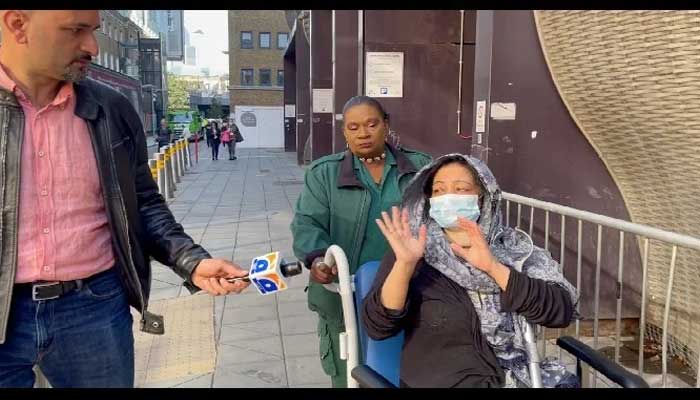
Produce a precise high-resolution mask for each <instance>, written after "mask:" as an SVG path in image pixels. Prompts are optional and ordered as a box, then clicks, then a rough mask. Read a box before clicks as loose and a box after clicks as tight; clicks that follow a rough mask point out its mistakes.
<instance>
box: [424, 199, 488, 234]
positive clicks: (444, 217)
mask: <svg viewBox="0 0 700 400" xmlns="http://www.w3.org/2000/svg"><path fill="white" fill-rule="evenodd" d="M480 214H481V212H480V210H479V196H477V195H475V194H444V195H442V196H437V197H431V198H430V217H431V218H432V219H434V220H435V222H437V223H438V225H440V226H441V227H442V228H446V229H449V228H456V227H457V218H458V217H462V218H465V219H468V220H472V221H474V222H476V220H477V219H479V215H480Z"/></svg>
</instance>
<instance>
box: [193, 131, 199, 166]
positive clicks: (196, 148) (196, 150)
mask: <svg viewBox="0 0 700 400" xmlns="http://www.w3.org/2000/svg"><path fill="white" fill-rule="evenodd" d="M194 162H195V163H199V134H197V136H195V137H194Z"/></svg>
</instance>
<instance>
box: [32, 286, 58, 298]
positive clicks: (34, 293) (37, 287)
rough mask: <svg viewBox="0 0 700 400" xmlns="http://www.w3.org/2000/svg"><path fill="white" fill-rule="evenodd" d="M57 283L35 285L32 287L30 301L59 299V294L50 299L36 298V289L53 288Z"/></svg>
mask: <svg viewBox="0 0 700 400" xmlns="http://www.w3.org/2000/svg"><path fill="white" fill-rule="evenodd" d="M58 284H59V283H58V282H48V283H35V284H33V285H32V300H34V301H40V300H53V299H57V298H59V297H61V295H60V294H57V295H55V296H51V297H45V298H40V299H38V298H37V289H39V288H42V287H48V286H55V285H58Z"/></svg>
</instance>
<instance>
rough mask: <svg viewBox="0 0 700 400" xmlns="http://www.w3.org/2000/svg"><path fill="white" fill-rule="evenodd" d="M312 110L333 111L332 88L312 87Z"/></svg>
mask: <svg viewBox="0 0 700 400" xmlns="http://www.w3.org/2000/svg"><path fill="white" fill-rule="evenodd" d="M311 101H312V103H313V108H314V109H313V112H315V113H332V112H333V89H314V92H313V99H312V100H311Z"/></svg>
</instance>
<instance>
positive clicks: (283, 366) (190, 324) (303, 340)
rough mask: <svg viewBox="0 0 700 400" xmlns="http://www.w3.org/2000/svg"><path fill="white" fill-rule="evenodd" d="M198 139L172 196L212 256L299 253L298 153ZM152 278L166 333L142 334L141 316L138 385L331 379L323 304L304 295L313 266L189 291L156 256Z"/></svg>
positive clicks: (288, 383)
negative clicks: (228, 147)
mask: <svg viewBox="0 0 700 400" xmlns="http://www.w3.org/2000/svg"><path fill="white" fill-rule="evenodd" d="M200 144H201V146H200V158H199V163H198V164H196V165H195V166H194V167H193V168H191V169H190V170H188V171H187V172H186V174H185V176H184V177H183V178H182V182H180V183H179V184H178V185H177V190H176V192H175V198H174V199H173V200H171V201H170V202H169V206H170V209H171V210H172V212H173V214H174V216H175V218H176V219H177V220H178V221H179V222H180V223H181V224H182V225H183V227H184V228H185V231H186V232H187V233H188V234H189V235H190V236H192V238H193V239H194V240H195V241H196V242H197V243H200V244H201V245H202V246H203V247H204V248H206V249H207V250H208V251H209V252H210V253H211V254H212V255H213V256H215V257H223V258H227V259H230V260H233V261H234V262H236V263H238V264H239V265H241V266H244V267H246V268H247V267H248V266H249V265H250V262H251V260H252V259H253V258H254V257H256V256H259V255H262V254H265V253H268V252H270V251H280V252H281V253H282V256H283V257H285V258H288V259H293V253H292V237H291V233H290V231H289V224H290V223H291V220H292V217H293V206H294V203H295V202H296V199H297V197H298V196H299V193H300V192H301V189H302V186H303V169H302V168H301V167H299V166H297V164H296V155H295V153H285V152H284V151H283V150H282V149H240V150H238V151H237V156H238V159H237V160H235V161H229V160H227V159H224V158H222V159H220V160H217V161H212V160H211V159H210V158H211V157H210V156H209V151H208V148H207V147H206V144H204V143H203V142H200ZM192 148H194V146H192ZM152 278H153V279H152V287H151V306H150V308H151V310H152V311H154V312H157V313H160V314H163V315H165V330H166V334H165V335H162V336H156V335H149V334H144V333H142V332H140V331H139V329H138V322H137V319H136V320H135V325H134V327H135V329H134V335H135V341H136V386H137V387H198V388H218V387H294V388H297V387H299V388H302V387H309V388H323V387H330V379H329V378H328V377H327V376H326V375H325V374H324V373H323V370H322V369H321V364H320V360H319V355H318V348H319V343H318V337H317V335H316V325H317V318H316V314H315V313H313V312H311V311H309V310H308V308H307V305H306V293H305V292H304V287H305V286H306V283H307V281H308V272H307V271H304V273H303V275H301V276H296V277H293V278H291V280H290V281H289V282H290V287H289V289H288V290H286V291H284V292H280V293H277V294H274V295H268V296H261V295H259V294H258V293H257V291H256V290H255V289H254V288H253V287H249V288H248V289H247V290H246V291H245V292H244V293H242V294H240V295H229V296H225V297H223V296H220V297H212V296H209V295H207V294H196V295H190V294H189V292H188V291H187V290H186V289H185V288H184V287H183V286H182V279H180V278H179V277H178V276H177V275H176V274H175V273H173V272H172V271H171V270H170V269H169V268H168V267H165V266H163V265H161V264H159V263H157V262H154V263H153V275H152ZM134 315H135V316H136V315H137V314H134Z"/></svg>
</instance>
